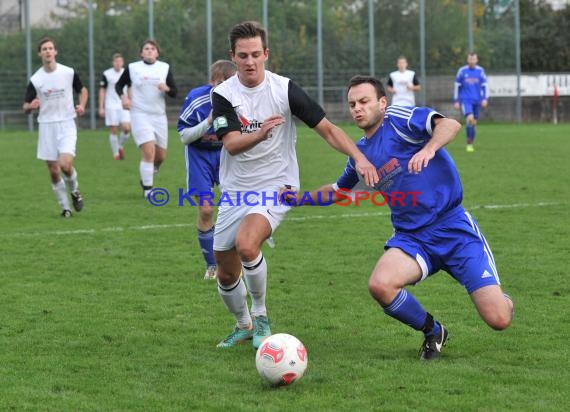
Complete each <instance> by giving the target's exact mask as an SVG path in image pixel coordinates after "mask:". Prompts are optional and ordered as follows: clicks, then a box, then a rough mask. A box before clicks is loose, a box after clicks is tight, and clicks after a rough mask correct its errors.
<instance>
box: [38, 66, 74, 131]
mask: <svg viewBox="0 0 570 412" xmlns="http://www.w3.org/2000/svg"><path fill="white" fill-rule="evenodd" d="M74 76H75V71H74V70H73V69H72V68H71V67H68V66H65V65H63V64H61V63H57V67H56V69H55V70H54V71H52V72H46V71H45V70H44V68H43V67H41V68H39V69H38V70H37V71H36V72H35V73H34V74H33V76H32V77H31V78H30V83H31V84H32V85H33V86H34V88H35V89H36V94H37V96H38V97H39V99H40V112H39V115H38V123H49V122H60V121H64V120H70V119H74V118H75V117H76V113H75V105H74V102H73V80H74Z"/></svg>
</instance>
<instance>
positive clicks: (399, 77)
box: [387, 56, 422, 106]
mask: <svg viewBox="0 0 570 412" xmlns="http://www.w3.org/2000/svg"><path fill="white" fill-rule="evenodd" d="M396 65H397V67H398V70H396V71H394V72H392V73H390V76H389V78H388V82H387V86H388V87H387V89H388V91H389V92H390V93H392V104H393V105H397V106H415V105H416V98H415V95H414V93H415V92H419V91H420V90H421V88H422V87H421V85H420V82H419V81H418V78H417V76H416V73H415V72H414V71H412V70H408V60H407V59H406V58H405V57H404V56H400V57H398V61H397V62H396Z"/></svg>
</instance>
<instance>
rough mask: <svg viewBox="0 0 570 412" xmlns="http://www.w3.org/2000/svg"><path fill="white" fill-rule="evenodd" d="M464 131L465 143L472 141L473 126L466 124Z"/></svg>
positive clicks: (473, 134)
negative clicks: (465, 134)
mask: <svg viewBox="0 0 570 412" xmlns="http://www.w3.org/2000/svg"><path fill="white" fill-rule="evenodd" d="M465 132H466V133H467V143H469V144H471V143H473V140H475V126H472V125H469V124H468V125H467V126H466V127H465Z"/></svg>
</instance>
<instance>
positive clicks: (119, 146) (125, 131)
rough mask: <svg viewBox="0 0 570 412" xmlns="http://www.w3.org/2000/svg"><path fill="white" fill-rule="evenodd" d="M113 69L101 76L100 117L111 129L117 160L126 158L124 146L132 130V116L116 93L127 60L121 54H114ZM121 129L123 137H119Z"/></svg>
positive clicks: (111, 141)
mask: <svg viewBox="0 0 570 412" xmlns="http://www.w3.org/2000/svg"><path fill="white" fill-rule="evenodd" d="M112 62H113V67H110V68H108V69H107V70H105V71H104V72H103V74H102V75H101V80H100V82H99V116H101V117H102V118H104V119H105V126H108V127H109V131H110V134H109V143H110V144H111V151H112V152H113V157H114V158H115V160H123V159H124V158H125V149H124V145H125V142H126V141H127V139H128V138H129V133H130V130H131V114H130V112H129V111H128V110H125V109H123V105H122V103H121V98H120V97H119V95H118V94H117V92H116V91H115V85H116V84H117V81H118V80H119V78H120V77H121V75H122V74H123V71H125V69H124V67H123V66H124V65H125V60H124V59H123V56H122V55H121V54H120V53H115V54H113V61H112ZM119 127H120V128H121V135H120V136H119Z"/></svg>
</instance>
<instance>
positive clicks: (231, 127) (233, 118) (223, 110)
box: [212, 92, 241, 139]
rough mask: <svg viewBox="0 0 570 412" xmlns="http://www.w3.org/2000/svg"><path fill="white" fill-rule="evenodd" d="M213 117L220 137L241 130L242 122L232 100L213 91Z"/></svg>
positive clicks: (215, 128)
mask: <svg viewBox="0 0 570 412" xmlns="http://www.w3.org/2000/svg"><path fill="white" fill-rule="evenodd" d="M212 119H214V130H215V132H216V136H218V139H221V138H223V137H224V136H225V135H226V134H227V133H229V132H240V133H241V123H240V121H239V118H238V116H237V114H236V111H235V109H234V107H233V106H232V104H231V103H230V101H228V99H226V98H225V97H223V96H221V95H220V94H218V93H216V92H214V93H212Z"/></svg>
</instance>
